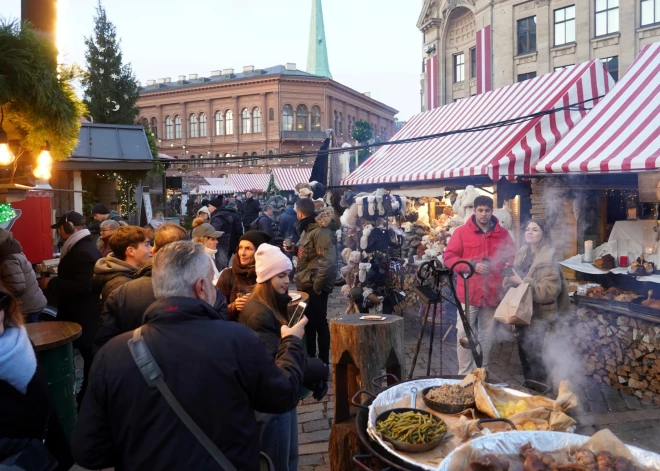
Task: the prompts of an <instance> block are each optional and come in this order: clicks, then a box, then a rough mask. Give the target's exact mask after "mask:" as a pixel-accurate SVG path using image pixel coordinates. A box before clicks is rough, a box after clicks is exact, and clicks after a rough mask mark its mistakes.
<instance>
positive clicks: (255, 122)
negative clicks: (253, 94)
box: [252, 108, 261, 133]
mask: <svg viewBox="0 0 660 471" xmlns="http://www.w3.org/2000/svg"><path fill="white" fill-rule="evenodd" d="M252 132H254V133H257V132H261V110H260V109H259V108H254V109H253V110H252Z"/></svg>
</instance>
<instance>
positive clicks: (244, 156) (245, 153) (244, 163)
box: [238, 152, 250, 167]
mask: <svg viewBox="0 0 660 471" xmlns="http://www.w3.org/2000/svg"><path fill="white" fill-rule="evenodd" d="M249 156H250V154H248V153H247V152H243V159H241V160H240V161H239V162H238V166H239V167H240V166H241V165H250V159H247V158H246V157H249Z"/></svg>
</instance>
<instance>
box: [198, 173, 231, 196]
mask: <svg viewBox="0 0 660 471" xmlns="http://www.w3.org/2000/svg"><path fill="white" fill-rule="evenodd" d="M206 181H207V182H209V184H208V185H200V186H199V193H200V194H204V195H206V194H208V195H227V194H230V193H236V192H237V190H236V188H234V186H233V185H232V184H231V183H230V182H229V179H228V178H226V177H223V178H206Z"/></svg>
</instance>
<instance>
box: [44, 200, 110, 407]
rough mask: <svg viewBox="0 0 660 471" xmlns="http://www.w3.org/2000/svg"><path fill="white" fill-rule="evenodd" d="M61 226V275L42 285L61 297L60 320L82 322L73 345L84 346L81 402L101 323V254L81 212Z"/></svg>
mask: <svg viewBox="0 0 660 471" xmlns="http://www.w3.org/2000/svg"><path fill="white" fill-rule="evenodd" d="M51 227H52V228H53V229H58V230H59V233H60V237H61V238H62V240H64V245H63V246H62V252H61V253H60V263H59V265H58V267H57V276H56V277H54V278H39V286H40V287H41V288H42V289H48V292H49V294H51V293H52V294H53V295H54V297H55V298H56V299H58V300H59V302H58V308H57V320H58V321H69V322H75V323H77V324H80V325H81V326H82V335H81V336H80V337H79V338H78V339H77V340H74V342H73V346H74V347H76V348H77V349H78V350H80V355H81V356H82V359H83V362H84V364H83V383H82V387H81V388H80V393H79V394H78V403H79V404H80V401H81V400H82V398H83V396H84V395H85V389H86V388H87V380H88V376H89V368H90V366H91V364H92V360H93V358H94V357H93V353H92V345H93V343H94V337H95V336H96V329H97V328H98V323H99V298H98V294H94V293H93V292H92V277H93V276H94V265H95V264H96V261H97V260H98V259H100V258H101V253H100V252H99V249H98V248H96V244H94V242H93V241H92V235H91V234H90V232H89V231H88V230H87V229H85V222H84V219H83V217H82V215H81V214H79V213H77V212H75V211H69V212H67V213H66V214H64V215H63V216H61V217H60V218H59V219H58V221H57V223H55V224H54V225H52V226H51Z"/></svg>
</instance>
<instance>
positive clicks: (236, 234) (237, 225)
mask: <svg viewBox="0 0 660 471" xmlns="http://www.w3.org/2000/svg"><path fill="white" fill-rule="evenodd" d="M225 209H226V210H227V211H229V212H230V213H231V217H232V221H233V223H232V230H231V237H230V238H229V258H230V259H231V256H232V255H233V254H235V253H236V249H237V248H238V240H239V239H240V238H241V236H242V235H243V223H242V222H241V215H240V213H239V212H238V205H237V204H236V198H234V201H230V202H229V203H227V204H226V206H225Z"/></svg>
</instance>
